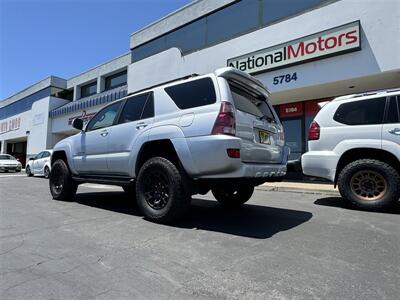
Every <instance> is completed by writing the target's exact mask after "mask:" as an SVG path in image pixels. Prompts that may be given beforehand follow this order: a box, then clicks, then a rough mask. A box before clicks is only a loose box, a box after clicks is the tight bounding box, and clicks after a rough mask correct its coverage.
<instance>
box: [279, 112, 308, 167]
mask: <svg viewBox="0 0 400 300" xmlns="http://www.w3.org/2000/svg"><path fill="white" fill-rule="evenodd" d="M301 123H302V120H301V118H299V119H292V120H283V121H282V125H283V128H284V130H285V141H286V145H287V146H289V147H290V156H289V160H296V159H300V157H301V154H302V153H303V147H302V145H303V135H302V124H301Z"/></svg>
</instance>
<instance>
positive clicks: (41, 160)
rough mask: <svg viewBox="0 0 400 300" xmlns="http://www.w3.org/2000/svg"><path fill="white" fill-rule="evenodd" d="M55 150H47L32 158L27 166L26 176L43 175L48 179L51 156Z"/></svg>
mask: <svg viewBox="0 0 400 300" xmlns="http://www.w3.org/2000/svg"><path fill="white" fill-rule="evenodd" d="M52 153H53V150H45V151H42V152H40V153H39V154H37V155H35V156H34V157H33V158H30V159H29V161H28V163H27V164H26V168H25V171H26V174H27V175H28V176H29V177H31V176H33V175H43V176H44V177H46V178H48V177H49V175H50V170H51V161H50V158H51V154H52Z"/></svg>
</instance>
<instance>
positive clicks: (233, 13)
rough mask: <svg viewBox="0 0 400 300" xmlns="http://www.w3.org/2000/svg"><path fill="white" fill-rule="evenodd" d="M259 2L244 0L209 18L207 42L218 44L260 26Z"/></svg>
mask: <svg viewBox="0 0 400 300" xmlns="http://www.w3.org/2000/svg"><path fill="white" fill-rule="evenodd" d="M258 3H259V2H258V1H255V0H243V1H240V2H238V3H236V4H233V5H231V6H228V7H226V8H225V9H222V10H220V11H218V12H216V13H213V14H212V15H210V16H208V17H207V42H208V43H210V44H214V43H217V42H219V41H221V40H225V39H228V38H230V37H232V36H235V35H238V34H240V33H244V32H246V31H250V30H251V29H254V28H256V27H257V25H258V23H259V22H258V11H259V10H258V5H259V4H258Z"/></svg>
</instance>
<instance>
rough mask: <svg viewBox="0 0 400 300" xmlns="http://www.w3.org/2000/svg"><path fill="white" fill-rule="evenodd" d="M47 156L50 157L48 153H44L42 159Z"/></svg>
mask: <svg viewBox="0 0 400 300" xmlns="http://www.w3.org/2000/svg"><path fill="white" fill-rule="evenodd" d="M49 156H50V152H47V151H44V152H43V155H42V158H45V157H49Z"/></svg>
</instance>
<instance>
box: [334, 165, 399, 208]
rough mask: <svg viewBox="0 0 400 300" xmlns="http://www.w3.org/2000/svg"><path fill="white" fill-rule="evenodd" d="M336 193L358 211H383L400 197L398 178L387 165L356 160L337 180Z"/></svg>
mask: <svg viewBox="0 0 400 300" xmlns="http://www.w3.org/2000/svg"><path fill="white" fill-rule="evenodd" d="M338 186H339V192H340V194H341V195H342V197H343V198H344V199H345V200H347V201H349V203H350V204H352V205H354V206H356V207H359V208H362V209H387V208H390V207H392V206H393V205H395V204H396V203H397V202H398V200H399V197H400V175H399V173H398V172H397V171H396V169H394V168H393V167H391V166H390V165H389V164H387V163H385V162H382V161H379V160H375V159H359V160H356V161H353V162H351V163H349V164H348V165H346V166H345V167H344V168H343V169H342V171H341V172H340V174H339V177H338Z"/></svg>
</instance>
